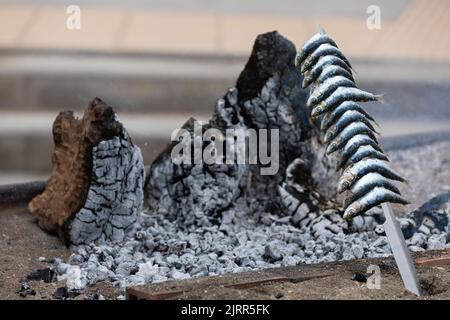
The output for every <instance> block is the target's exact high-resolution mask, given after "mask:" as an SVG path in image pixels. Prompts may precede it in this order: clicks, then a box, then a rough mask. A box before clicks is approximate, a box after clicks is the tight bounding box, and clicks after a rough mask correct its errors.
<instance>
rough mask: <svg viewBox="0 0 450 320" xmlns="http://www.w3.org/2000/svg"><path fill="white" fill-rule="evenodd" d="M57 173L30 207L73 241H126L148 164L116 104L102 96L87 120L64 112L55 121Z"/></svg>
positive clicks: (53, 229) (52, 228)
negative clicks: (123, 122) (122, 122)
mask: <svg viewBox="0 0 450 320" xmlns="http://www.w3.org/2000/svg"><path fill="white" fill-rule="evenodd" d="M53 136H54V143H55V149H54V153H53V158H52V163H53V169H52V175H51V177H50V179H49V180H48V183H47V186H46V188H45V191H44V192H43V193H42V194H40V195H38V196H36V197H35V198H34V199H33V200H32V201H31V202H30V203H29V206H28V208H29V211H30V212H31V214H32V215H34V216H35V217H36V218H37V219H38V222H39V225H40V226H41V227H42V228H43V229H44V230H47V231H50V232H55V233H58V235H59V236H60V237H61V238H62V239H64V240H65V241H66V242H68V243H71V244H76V245H77V244H88V243H91V242H95V243H104V242H107V241H121V240H123V239H124V237H125V236H127V235H129V234H131V233H133V231H134V229H135V227H136V222H137V219H138V215H139V213H140V211H141V209H142V204H143V180H144V166H143V161H142V156H141V152H140V150H139V148H138V147H137V146H135V145H134V144H133V143H132V141H131V139H130V137H129V136H128V133H127V132H126V130H125V129H124V127H123V125H122V124H121V123H120V122H119V121H118V120H117V116H116V114H115V113H114V111H113V109H112V108H111V107H109V106H108V105H106V104H105V103H104V102H103V101H101V100H100V99H98V98H96V99H94V100H93V101H92V102H91V103H90V104H89V106H88V108H87V109H86V111H85V113H84V116H83V118H82V119H77V118H75V117H74V115H73V113H72V112H70V111H66V112H61V113H60V114H59V115H58V117H57V118H56V120H55V122H54V124H53Z"/></svg>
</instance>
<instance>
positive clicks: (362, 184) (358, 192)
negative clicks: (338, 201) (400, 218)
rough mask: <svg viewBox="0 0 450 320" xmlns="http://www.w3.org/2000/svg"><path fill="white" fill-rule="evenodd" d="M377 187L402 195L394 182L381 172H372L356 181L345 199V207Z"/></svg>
mask: <svg viewBox="0 0 450 320" xmlns="http://www.w3.org/2000/svg"><path fill="white" fill-rule="evenodd" d="M375 187H383V188H386V189H388V190H390V191H392V192H394V193H396V194H398V195H400V190H399V189H398V188H397V187H396V186H395V185H394V184H393V183H392V182H390V181H389V180H388V179H386V178H385V177H383V176H382V175H381V174H379V173H376V172H371V173H368V174H366V175H365V176H364V177H362V178H361V179H359V180H358V181H356V182H355V184H354V185H353V186H352V187H351V190H350V192H349V195H348V196H347V198H346V199H345V201H344V207H348V206H349V205H350V204H352V203H353V202H354V201H356V200H357V199H359V198H361V197H363V196H365V195H366V194H367V193H369V192H370V191H371V190H372V189H373V188H375Z"/></svg>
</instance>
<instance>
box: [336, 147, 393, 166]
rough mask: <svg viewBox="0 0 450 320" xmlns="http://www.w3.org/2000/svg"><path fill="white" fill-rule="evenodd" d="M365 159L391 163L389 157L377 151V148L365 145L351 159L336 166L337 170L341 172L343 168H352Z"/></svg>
mask: <svg viewBox="0 0 450 320" xmlns="http://www.w3.org/2000/svg"><path fill="white" fill-rule="evenodd" d="M364 158H372V159H380V160H384V161H389V159H388V157H387V156H386V155H385V154H384V153H383V152H380V151H378V150H375V148H374V147H373V146H371V145H363V146H360V147H358V149H357V151H356V152H355V153H354V154H353V155H352V156H351V157H350V158H347V159H346V160H345V161H339V163H338V164H337V165H336V169H337V170H340V169H342V168H347V167H348V166H351V165H353V164H355V163H357V162H359V161H361V160H363V159H364ZM341 159H342V158H341Z"/></svg>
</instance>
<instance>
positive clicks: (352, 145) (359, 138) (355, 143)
mask: <svg viewBox="0 0 450 320" xmlns="http://www.w3.org/2000/svg"><path fill="white" fill-rule="evenodd" d="M362 146H371V147H372V148H374V149H375V150H376V151H379V152H383V150H382V149H381V147H380V146H379V145H378V144H377V143H376V142H375V141H374V140H372V139H371V138H369V137H368V136H367V135H365V134H358V135H355V136H353V137H352V138H351V139H350V140H348V141H347V143H346V144H345V146H344V148H342V150H341V158H340V159H339V162H338V163H337V166H336V170H339V169H340V168H342V167H343V166H344V164H345V163H346V162H347V161H348V159H350V158H351V157H352V156H353V155H354V154H355V153H356V152H357V151H358V150H359V148H360V147H362Z"/></svg>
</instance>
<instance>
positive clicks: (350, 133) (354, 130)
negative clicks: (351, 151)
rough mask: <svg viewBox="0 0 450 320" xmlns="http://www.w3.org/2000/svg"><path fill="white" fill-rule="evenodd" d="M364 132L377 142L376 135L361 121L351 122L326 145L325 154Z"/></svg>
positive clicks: (339, 147) (338, 148)
mask: <svg viewBox="0 0 450 320" xmlns="http://www.w3.org/2000/svg"><path fill="white" fill-rule="evenodd" d="M360 134H364V135H367V136H368V137H369V138H371V139H372V140H373V141H375V142H378V140H377V137H376V136H375V134H374V133H373V131H372V129H370V128H369V127H368V126H367V125H365V124H364V123H363V122H353V123H350V124H349V125H348V126H346V127H345V128H344V129H343V130H342V131H341V132H340V133H339V134H338V135H337V137H336V138H334V139H333V140H331V142H330V144H329V145H328V147H327V154H331V153H333V152H335V151H337V150H340V149H342V148H343V147H344V146H345V144H346V143H347V142H348V141H349V140H350V139H351V138H352V137H354V136H356V135H360Z"/></svg>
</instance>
